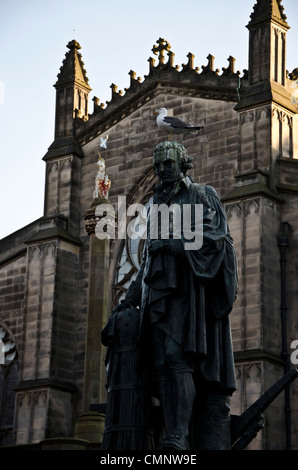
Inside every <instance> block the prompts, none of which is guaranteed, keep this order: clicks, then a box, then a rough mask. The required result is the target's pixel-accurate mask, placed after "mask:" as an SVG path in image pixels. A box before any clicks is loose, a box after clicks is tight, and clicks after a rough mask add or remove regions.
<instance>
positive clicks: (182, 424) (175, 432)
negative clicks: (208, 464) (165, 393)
mask: <svg viewBox="0 0 298 470" xmlns="http://www.w3.org/2000/svg"><path fill="white" fill-rule="evenodd" d="M166 358H167V363H168V364H169V368H170V371H171V375H172V378H173V383H174V390H173V392H174V394H173V396H174V406H173V409H172V416H173V427H172V432H171V433H170V436H169V438H168V439H167V440H166V441H165V442H164V446H165V447H167V448H174V449H180V450H187V449H189V441H188V436H189V425H190V420H191V417H192V412H193V405H194V401H195V396H196V389H195V385H194V381H193V370H192V367H191V366H190V365H189V363H188V361H187V359H186V357H185V355H184V353H183V351H182V348H181V346H180V345H179V344H178V343H177V342H175V341H174V340H172V339H171V338H170V337H168V336H167V338H166Z"/></svg>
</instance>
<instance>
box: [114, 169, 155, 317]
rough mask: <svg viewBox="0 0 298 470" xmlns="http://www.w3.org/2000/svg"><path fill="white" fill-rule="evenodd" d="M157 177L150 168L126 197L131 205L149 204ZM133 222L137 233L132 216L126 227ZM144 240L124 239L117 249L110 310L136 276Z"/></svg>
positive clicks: (136, 219) (136, 223)
mask: <svg viewBox="0 0 298 470" xmlns="http://www.w3.org/2000/svg"><path fill="white" fill-rule="evenodd" d="M156 182H157V177H156V175H155V173H154V169H153V167H151V168H150V169H149V170H148V171H147V172H146V173H145V174H144V176H143V178H142V179H141V181H140V182H139V184H137V185H136V187H134V189H133V194H134V197H132V196H131V197H128V200H130V202H131V204H132V203H134V204H135V203H138V204H142V205H143V206H144V207H145V208H147V207H148V205H149V204H150V203H151V200H152V197H153V191H154V186H155V185H156ZM132 220H135V222H134V223H135V231H136V232H137V231H138V227H137V225H138V218H137V216H136V215H135V216H132V217H131V218H130V220H127V225H128V224H129V223H130V222H131V221H132ZM144 243H145V239H142V238H135V239H131V238H130V237H128V236H127V237H126V239H125V240H123V242H122V244H121V245H120V247H119V249H118V256H117V259H116V266H115V272H114V283H113V288H112V292H113V295H112V305H111V307H112V309H113V308H114V307H115V306H117V305H118V304H119V302H120V301H121V300H122V298H123V297H124V295H125V293H126V291H127V289H128V286H129V284H130V282H131V281H133V280H134V279H135V277H136V275H137V272H138V269H139V267H140V263H141V260H142V253H143V247H144Z"/></svg>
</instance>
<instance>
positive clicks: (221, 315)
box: [127, 177, 238, 393]
mask: <svg viewBox="0 0 298 470" xmlns="http://www.w3.org/2000/svg"><path fill="white" fill-rule="evenodd" d="M154 202H156V203H158V204H161V203H162V202H163V201H162V198H161V197H160V187H157V188H156V190H155V195H154ZM167 204H168V205H172V204H178V205H179V206H180V207H181V211H182V212H183V205H184V204H190V205H195V204H202V206H203V244H202V246H201V248H200V249H196V250H183V249H182V250H178V252H177V253H176V254H174V253H171V252H160V253H158V254H156V255H150V254H149V246H150V243H151V242H152V240H150V238H147V240H146V242H145V246H144V252H143V258H142V263H141V266H140V269H139V272H138V275H137V277H136V280H135V281H133V283H132V284H131V287H130V288H129V290H128V293H127V298H129V296H130V294H131V293H130V292H129V291H130V289H131V292H134V294H133V295H132V297H133V296H134V297H136V292H139V293H141V301H140V302H139V304H140V355H141V357H142V356H143V357H146V356H147V360H148V359H149V356H151V355H152V354H151V351H150V349H151V348H150V342H149V341H148V340H149V336H150V334H149V331H148V328H150V325H152V324H154V323H155V324H157V325H158V326H159V327H160V328H161V329H162V330H163V331H164V332H165V333H166V334H169V335H170V336H171V337H172V338H173V339H174V340H175V341H177V342H178V343H180V344H181V346H182V348H183V350H184V351H185V353H186V354H187V355H188V357H189V358H190V361H191V362H192V363H193V364H194V365H195V367H196V368H197V369H199V370H200V374H201V375H202V376H203V377H204V379H205V380H206V381H207V382H209V383H212V384H216V385H217V386H218V387H219V388H220V389H222V390H224V391H228V392H229V393H232V392H233V391H234V390H235V389H236V383H235V373H234V359H233V351H232V339H231V329H230V320H229V313H230V312H231V310H232V307H233V303H234V301H235V298H236V293H237V287H238V276H237V262H236V256H235V251H234V247H233V240H232V237H231V234H230V231H229V227H228V224H227V220H226V216H225V212H224V209H223V207H222V204H221V202H220V200H219V197H218V195H217V193H216V191H215V189H214V188H213V187H212V186H203V185H199V184H197V183H193V182H192V181H191V180H190V179H189V178H188V177H185V178H183V179H182V180H181V181H180V182H179V183H177V184H176V187H175V189H174V191H172V193H171V195H170V196H169V199H168V200H167ZM181 235H182V236H181V240H175V243H177V242H178V243H182V246H183V245H184V244H185V242H187V243H189V240H188V239H185V238H184V234H183V232H182V234H181ZM171 241H172V240H171Z"/></svg>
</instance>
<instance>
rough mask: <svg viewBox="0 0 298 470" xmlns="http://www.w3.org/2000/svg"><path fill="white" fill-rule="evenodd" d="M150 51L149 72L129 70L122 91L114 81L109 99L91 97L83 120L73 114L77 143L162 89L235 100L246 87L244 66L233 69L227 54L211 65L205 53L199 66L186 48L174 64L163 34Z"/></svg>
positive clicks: (125, 114)
mask: <svg viewBox="0 0 298 470" xmlns="http://www.w3.org/2000/svg"><path fill="white" fill-rule="evenodd" d="M152 52H153V54H154V55H156V56H157V59H154V58H152V57H149V59H148V62H149V72H148V74H147V75H145V76H144V79H143V80H142V79H141V77H137V76H136V72H135V71H133V70H130V72H129V76H130V85H129V87H128V88H125V89H124V91H122V90H119V91H118V87H117V85H115V84H114V83H113V84H112V85H111V99H110V101H107V102H106V103H102V102H100V100H99V98H97V97H94V98H93V103H94V109H93V113H92V114H89V119H88V120H87V121H86V120H84V119H81V118H79V117H77V118H76V136H77V138H78V139H79V141H80V143H83V142H85V141H88V140H90V138H93V137H94V131H95V130H96V131H97V133H98V131H99V128H101V124H102V128H101V130H100V131H102V132H104V131H105V128H107V126H110V125H111V124H112V125H113V124H115V123H116V122H119V121H120V120H122V119H123V118H124V117H126V116H127V115H128V114H130V113H131V112H133V111H134V110H135V109H138V107H140V106H142V105H144V104H145V103H146V102H147V101H149V100H151V99H152V97H153V95H155V94H156V93H157V92H160V91H162V90H165V89H166V90H167V92H170V93H172V94H179V95H181V94H183V93H185V94H187V95H188V96H195V97H201V98H206V99H218V100H224V101H231V102H235V103H237V102H238V101H239V98H240V95H241V94H242V93H243V92H244V91H245V90H246V88H247V70H244V71H243V73H242V75H241V72H240V71H235V59H234V58H233V57H232V56H230V57H229V58H228V59H227V60H228V66H227V67H223V68H222V73H220V69H215V65H214V62H215V58H214V56H213V55H211V54H209V55H208V56H207V61H208V62H207V64H206V65H202V66H201V68H200V67H198V66H196V65H195V56H194V55H193V54H192V53H191V52H189V53H188V54H187V59H188V61H187V63H186V64H182V66H179V65H175V63H174V58H175V54H174V52H173V51H172V50H171V45H170V43H169V42H168V41H166V40H165V39H163V38H159V39H158V40H157V41H156V45H154V46H153V48H152Z"/></svg>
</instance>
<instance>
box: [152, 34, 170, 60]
mask: <svg viewBox="0 0 298 470" xmlns="http://www.w3.org/2000/svg"><path fill="white" fill-rule="evenodd" d="M156 42H157V44H158V46H156V45H154V46H153V47H152V52H153V54H155V55H157V54H158V60H159V64H158V65H164V63H165V56H164V53H165V52H169V51H170V49H171V45H170V43H168V41H166V40H165V39H163V38H159V39H158V40H157V41H156Z"/></svg>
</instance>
